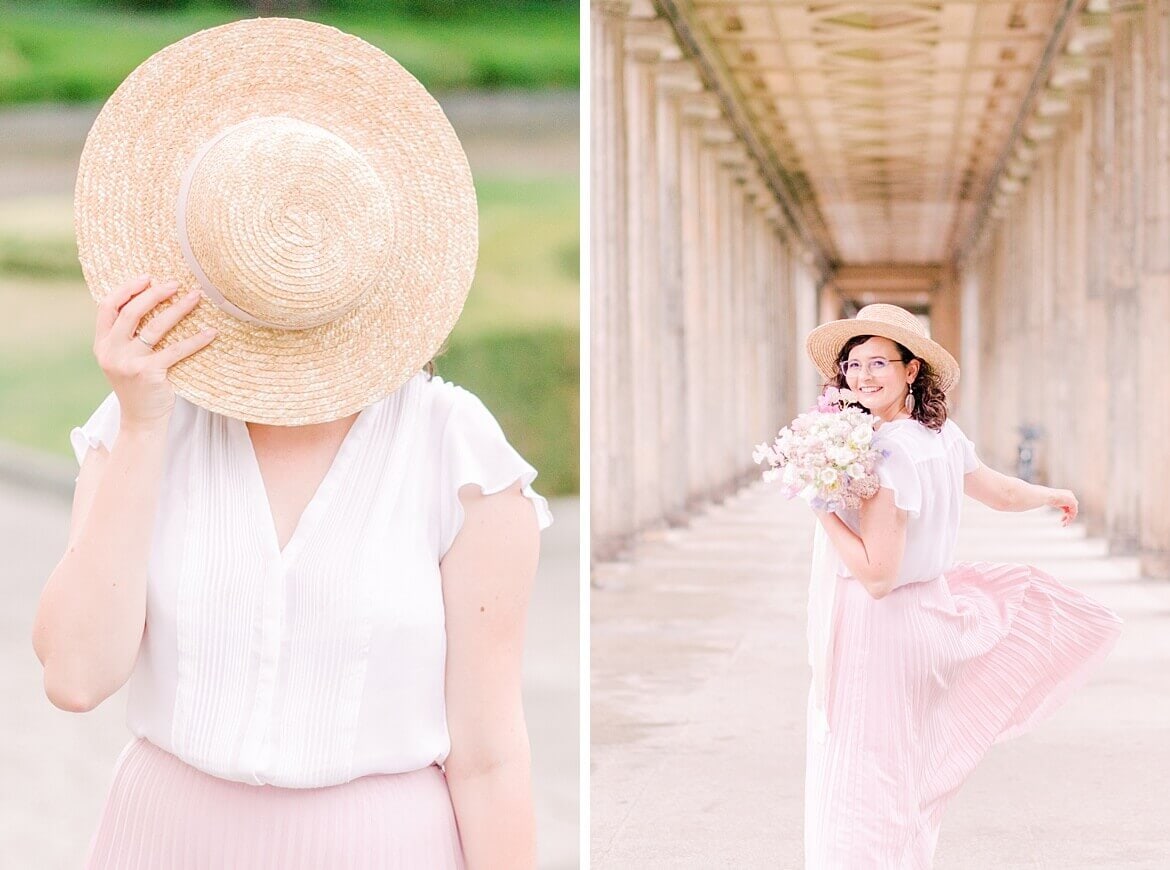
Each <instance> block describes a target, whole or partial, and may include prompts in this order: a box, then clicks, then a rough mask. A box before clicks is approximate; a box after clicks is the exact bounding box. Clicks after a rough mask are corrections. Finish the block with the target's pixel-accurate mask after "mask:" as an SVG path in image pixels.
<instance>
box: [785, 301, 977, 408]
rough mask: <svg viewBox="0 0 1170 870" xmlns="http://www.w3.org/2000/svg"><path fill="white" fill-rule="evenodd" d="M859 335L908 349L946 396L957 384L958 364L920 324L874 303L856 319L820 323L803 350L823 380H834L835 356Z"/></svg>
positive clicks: (907, 314) (906, 313)
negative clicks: (935, 380)
mask: <svg viewBox="0 0 1170 870" xmlns="http://www.w3.org/2000/svg"><path fill="white" fill-rule="evenodd" d="M858 335H880V336H882V337H883V338H888V339H890V340H891V341H896V342H898V344H900V345H903V346H904V347H906V348H909V350H910V352H911V353H912V354H914V355H915V356H916V357H918V358H919V359H922V360H925V361H926V362H927V364H928V365H929V366H930V368H931V371H933V372H934V374H935V376H936V377H937V378H938V383H939V387H940V388H941V389H942V391H943V392H944V393H945V392H947V391H948V390H950V388H951V387H953V386H954V385H955V384H956V383H958V381H959V364H958V363H957V362H955V358H954V357H953V356H951V355H950V354H949V353H947V351H946V349H945V348H944V347H943V346H942V345H941V344H939V343H938V342H936V341H932V340H931V339H930V337H929V336H927V334H926V327H924V326H923V325H922V321H921V320H919V319H918V318H917V317H915V316H914V315H913V314H911V313H910V312H909V311H907V310H906V309H905V308H899V307H898V306H897V305H888V304H886V303H884V302H876V303H874V304H873V305H866V306H865V307H864V308H862V309H861V310H860V311H858V312H857V316H856V317H853V318H849V319H846V320H834V321H832V322H831V323H823V324H821V325H820V326H818V327H817V328H816V329H814V330H813V331H812V332H810V333H809V334H808V339H807V340H806V341H805V347H806V348H807V349H808V355H809V356H810V357H811V358H812V361H813V364H814V365H816V367H817V369H818V370H819V371H820V373H821V374H822V375H824V376H825V377H826V378H830V379H831V378H834V377H836V376H837V374H838V372H837V354H839V353H840V352H841V348H843V347H844V346H845V342H847V341H849V339H851V338H853V337H855V336H858Z"/></svg>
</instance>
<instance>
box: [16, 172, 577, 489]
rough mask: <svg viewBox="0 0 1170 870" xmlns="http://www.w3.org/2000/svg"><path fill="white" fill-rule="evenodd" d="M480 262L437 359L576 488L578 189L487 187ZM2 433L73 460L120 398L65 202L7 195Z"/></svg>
mask: <svg viewBox="0 0 1170 870" xmlns="http://www.w3.org/2000/svg"><path fill="white" fill-rule="evenodd" d="M476 186H477V190H478V193H479V203H480V259H479V264H478V269H477V273H476V279H475V284H474V285H473V287H472V290H471V293H470V295H469V297H468V302H467V305H466V307H465V309H464V313H463V317H462V318H461V319H460V321H459V323H458V325H457V326H456V328H455V330H454V332H452V334H451V337H450V338H449V340H448V342H447V348H446V350H445V351H444V352H442V353H441V354H440V355H439V357H438V358H437V359H436V370H437V371H438V373H439V374H440V375H442V376H443V377H444V378H445V379H447V380H451V381H454V382H455V383H458V384H461V385H463V386H465V387H467V389H469V390H472V391H473V392H475V393H476V394H477V395H479V396H480V397H481V398H482V399H483V400H484V403H485V404H486V405H487V406H488V408H489V409H491V411H492V412H493V413H494V414H495V415H496V417H497V419H499V421H500V425H501V426H502V427H503V429H504V432H505V433H506V434H507V435H508V437H509V439H510V440H511V441H512V443H513V445H514V446H515V447H516V448H517V450H519V451H520V453H521V454H522V455H523V456H524V457H525V458H526V459H527V460H528V461H529V462H530V463H532V465H534V466H535V467H536V468H537V470H538V471H539V473H540V476H539V478H538V481H537V484H536V487H537V489H538V491H539V492H541V494H543V495H567V494H574V493H576V492H577V491H578V487H579V483H580V480H579V471H578V465H579V463H578V459H579V457H578V444H579V432H578V421H579V383H580V371H579V363H578V359H579V357H578V353H579V341H580V338H579V326H578V319H579V313H578V277H579V276H578V260H577V245H578V220H577V203H578V186H577V181H576V179H575V178H559V179H540V180H532V179H515V178H500V177H497V178H487V179H478V180H477V182H476ZM0 306H3V309H4V311H5V313H6V316H5V317H4V318H3V319H0V439H3V440H9V441H14V442H17V443H21V444H25V445H28V446H31V447H36V448H39V449H42V450H46V451H49V452H52V453H56V454H58V455H61V456H72V453H71V451H70V448H69V441H68V433H69V430H70V429H71V428H72V427H73V426H76V425H79V424H80V423H82V422H84V421H85V420H86V419H87V418H88V416H89V415H90V414H91V413H92V412H93V409H94V408H95V407H96V406H97V404H98V402H99V401H100V400H101V399H102V397H104V396H105V395H106V394H107V393H108V392H109V389H110V387H109V384H108V382H107V381H106V379H105V377H104V375H103V374H102V372H101V370H100V369H99V368H98V366H97V363H96V362H95V361H94V359H93V355H92V352H91V349H90V347H91V344H92V341H93V315H94V307H93V303H92V301H91V300H90V299H89V296H88V294H87V293H86V291H85V288H84V283H83V278H82V275H81V269H80V267H79V265H78V263H77V248H76V243H75V241H74V236H73V225H72V204H71V202H70V201H69V200H68V199H67V198H65V199H62V198H54V199H39V200H26V201H21V200H12V201H8V202H7V203H5V202H2V201H0Z"/></svg>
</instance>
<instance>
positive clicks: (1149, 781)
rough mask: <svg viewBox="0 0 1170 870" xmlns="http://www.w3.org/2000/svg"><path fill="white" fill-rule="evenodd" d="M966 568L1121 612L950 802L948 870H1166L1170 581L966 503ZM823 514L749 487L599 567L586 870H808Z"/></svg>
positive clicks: (1087, 544)
mask: <svg viewBox="0 0 1170 870" xmlns="http://www.w3.org/2000/svg"><path fill="white" fill-rule="evenodd" d="M963 519H964V523H963V529H962V532H961V535H960V542H959V552H958V554H957V558H959V559H988V560H992V561H1005V562H1010V561H1025V562H1028V563H1031V564H1034V565H1035V566H1036V567H1038V568H1041V569H1043V570H1046V571H1048V572H1050V573H1052V574H1053V575H1055V576H1057V577H1059V578H1061V579H1063V580H1064V581H1065V582H1067V583H1069V584H1070V585H1073V586H1076V587H1078V588H1080V589H1083V590H1084V591H1086V592H1087V593H1089V594H1091V595H1093V596H1094V597H1096V598H1098V599H1100V600H1101V601H1103V602H1104V603H1106V604H1108V605H1109V606H1111V607H1113V608H1114V609H1116V610H1117V611H1118V612H1119V613H1120V614H1121V616H1122V617H1123V618H1124V619H1125V620H1126V626H1125V629H1124V634H1123V636H1122V638H1121V640H1120V641H1119V643H1118V645H1117V647H1116V648H1115V650H1114V652H1113V653H1112V655H1111V656H1110V657H1109V659H1108V660H1107V661H1106V662H1105V663H1104V664H1103V665H1102V666H1101V667H1100V668H1099V669H1098V670H1096V671H1095V672H1094V673H1093V675H1092V676H1091V678H1090V681H1089V683H1088V684H1087V685H1086V686H1085V687H1084V688H1082V689H1081V690H1080V691H1079V693H1077V694H1075V695H1074V696H1073V697H1072V698H1071V700H1070V701H1069V702H1068V704H1066V705H1065V706H1064V707H1063V708H1061V709H1060V710H1059V711H1058V712H1057V713H1056V714H1055V715H1054V716H1053V718H1051V719H1050V720H1048V721H1047V722H1045V723H1044V724H1042V725H1040V726H1039V727H1038V728H1037V729H1036V731H1034V732H1032V733H1031V734H1029V735H1026V736H1024V737H1021V738H1018V739H1016V740H1013V741H1010V742H1008V743H1005V744H1002V745H1000V746H997V747H994V748H993V749H992V750H991V752H990V753H989V754H988V756H987V757H986V758H985V759H984V761H983V763H982V764H981V766H980V767H979V768H978V769H977V770H976V772H975V773H974V774H973V775H972V777H971V778H970V779H969V780H968V781H967V783H966V785H965V786H964V788H963V790H962V791H961V792H960V793H959V795H958V796H957V797H956V798H955V799H954V801H953V802H952V804H951V806H950V808H949V810H948V812H947V815H946V817H945V818H944V821H943V825H942V832H941V836H940V839H939V848H938V852H937V854H936V864H935V866H936V867H937V868H939V870H986V868H988V867H996V868H998V870H1011V868H1051V870H1089V868H1094V870H1097V868H1103V867H1108V868H1123V867H1124V868H1151V870H1152V868H1164V867H1166V866H1170V865H1168V864H1167V863H1166V860H1167V855H1170V826H1167V824H1166V822H1165V808H1164V806H1163V804H1164V800H1163V797H1164V792H1165V783H1166V782H1167V781H1168V780H1170V746H1168V745H1167V741H1166V739H1165V738H1166V734H1167V724H1168V723H1170V692H1168V691H1167V681H1166V676H1165V675H1166V673H1167V672H1168V671H1170V582H1166V581H1165V580H1160V581H1151V580H1145V581H1143V580H1140V579H1137V566H1136V561H1135V560H1133V559H1124V558H1108V557H1106V555H1105V551H1104V544H1103V542H1100V541H1097V540H1090V539H1086V538H1085V537H1084V530H1083V528H1080V527H1076V526H1074V527H1072V528H1069V529H1063V528H1061V527H1060V525H1059V520H1058V516H1057V515H1056V514H1055V513H1050V512H1048V511H1047V510H1046V509H1045V510H1037V511H1031V512H1028V513H1023V514H1010V513H995V512H993V511H991V510H989V509H987V508H985V507H984V506H983V505H980V504H978V503H976V502H974V501H971V500H970V499H968V500H966V501H965V503H964V518H963ZM813 522H814V519H813V516H812V514H811V512H810V511H809V510H808V508H807V507H805V506H804V504H803V503H801V502H788V501H785V500H784V499H783V498H782V497H781V496H780V495H779V491H778V488H775V487H768V486H766V485H764V484H762V483H759V482H757V483H753V484H752V485H750V486H748V487H746V488H745V489H743V490H741V491H740V492H739V493H737V494H736V495H735V496H734V497H732V498H731V499H729V500H728V501H727V502H726V503H725V504H723V505H720V506H717V507H714V508H712V509H710V510H709V511H708V512H706V513H705V514H703V515H701V516H699V517H697V518H695V519H694V520H693V522H692V523H691V525H690V527H689V528H685V529H675V530H671V531H668V532H665V533H662V534H660V535H659V536H658V539H657V540H654V541H646V542H643V543H641V544H639V545H638V547H637V548H636V550H635V553H634V555H633V558H632V559H630V560H629V561H625V562H614V563H605V564H602V565H599V566H597V567H596V568H595V570H594V584H595V586H596V587H597V588H594V589H593V590H592V592H591V598H592V603H591V618H592V623H593V625H592V630H591V639H592V652H591V657H592V676H591V680H592V702H591V703H592V720H591V721H592V725H591V738H592V749H591V762H590V770H591V774H590V776H591V782H590V788H591V792H592V797H591V829H592V830H591V839H592V853H591V857H592V864H591V866H592V868H593V870H626V868H632V867H636V868H638V870H651V868H671V870H681V868H696V870H700V868H701V870H709V868H714V867H732V868H736V870H748V868H782V870H797V868H800V867H802V866H803V847H802V824H803V819H802V816H803V788H804V741H805V704H806V699H807V694H808V680H809V673H808V665H807V647H806V644H805V619H806V602H807V584H808V558H809V549H810V544H811V540H812V529H813Z"/></svg>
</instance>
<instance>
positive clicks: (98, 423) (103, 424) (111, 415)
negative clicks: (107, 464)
mask: <svg viewBox="0 0 1170 870" xmlns="http://www.w3.org/2000/svg"><path fill="white" fill-rule="evenodd" d="M121 419H122V408H121V406H120V405H119V404H118V396H117V394H116V393H114V392H112V391H111V392H110V394H109V395H108V396H106V398H105V399H104V400H103V401H102V403H101V404H100V405H98V407H97V410H96V411H94V412H93V414H91V415H90V418H89V419H88V420H86V421H85V423H83V424H82V425H81V426H75V427H74V428H73V429H72V430H71V431H70V432H69V443H70V444H71V445H72V446H73V454H74V455H75V456H76V457H77V465H78V466H79V467H80V466H81V464H82V463H83V462H84V461H85V456H86V454H87V453H88V452H89V449H90V448H91V447H97V446H98V445H99V444H104V445H105V446H106V450H111V449H113V446H114V439H115V438H117V437H118V426H119V424H120V422H121Z"/></svg>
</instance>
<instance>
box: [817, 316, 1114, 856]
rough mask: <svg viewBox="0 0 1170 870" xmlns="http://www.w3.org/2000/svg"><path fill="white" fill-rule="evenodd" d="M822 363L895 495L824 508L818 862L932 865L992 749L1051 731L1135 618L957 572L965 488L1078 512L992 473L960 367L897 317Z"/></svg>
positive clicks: (1031, 574) (1067, 500)
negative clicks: (960, 422)
mask: <svg viewBox="0 0 1170 870" xmlns="http://www.w3.org/2000/svg"><path fill="white" fill-rule="evenodd" d="M807 346H808V352H809V355H810V356H811V357H812V360H813V362H814V363H815V364H816V366H817V368H818V369H819V370H820V372H821V373H822V374H823V375H824V376H825V377H826V378H827V379H828V380H829V381H830V383H831V385H833V386H836V387H848V389H849V390H851V391H852V392H853V393H854V394H855V395H857V396H858V400H859V403H860V404H861V405H862V406H863V407H864V408H865V409H866V410H867V411H869V412H870V413H871V414H873V415H874V416H875V417H876V418H878V425H877V429H876V433H875V440H874V443H875V445H876V446H878V447H879V448H880V449H881V450H883V452H884V459H882V460H881V462H880V464H879V467H878V477H879V480H880V483H881V488H880V489H879V490H878V493H877V494H876V495H875V496H874V497H873V498H871V499H869V500H867V501H865V502H863V503H862V506H861V508H860V509H857V510H842V511H840V512H837V513H828V512H824V511H821V512H817V519H818V528H817V540H816V542H815V543H814V559H813V565H814V567H813V576H812V580H811V584H810V592H809V619H810V626H809V637H810V661H811V662H812V665H813V676H814V679H813V689H812V691H811V692H810V696H809V742H808V758H807V771H806V781H805V784H806V792H805V865H806V867H809V868H817V870H824V868H841V870H853V868H861V867H875V868H877V867H880V868H891V870H893V868H898V870H906V868H927V867H930V866H931V864H932V861H933V856H934V851H935V846H936V844H937V840H938V833H939V826H940V823H941V820H942V814H943V811H944V809H945V808H946V805H947V803H948V801H949V800H950V798H951V797H952V796H953V795H954V794H955V792H956V791H957V790H958V789H959V787H960V786H961V785H962V783H963V781H964V780H965V779H966V778H967V776H968V775H969V774H970V773H971V771H972V770H973V769H974V767H975V766H976V764H977V763H978V762H979V760H980V759H981V758H982V757H983V755H984V754H985V753H986V752H987V750H988V749H989V748H990V747H991V746H992V745H993V744H995V743H998V742H1000V741H1003V740H1006V739H1008V738H1011V737H1015V736H1017V735H1019V734H1023V733H1024V732H1026V731H1028V730H1030V729H1031V728H1033V727H1034V726H1035V725H1036V724H1037V723H1038V722H1040V721H1041V720H1043V719H1044V718H1045V717H1047V716H1048V715H1049V714H1050V713H1052V711H1053V710H1055V709H1056V708H1057V706H1058V705H1059V704H1060V703H1061V702H1062V701H1064V699H1065V698H1066V697H1067V696H1068V694H1069V693H1070V692H1071V691H1072V690H1073V689H1074V688H1075V687H1076V686H1077V685H1079V684H1080V683H1081V682H1082V681H1083V680H1084V679H1085V677H1086V676H1087V673H1088V671H1089V669H1090V667H1091V665H1093V664H1094V663H1096V662H1098V661H1099V660H1100V659H1102V658H1103V657H1104V656H1105V655H1107V654H1108V652H1109V650H1110V649H1111V648H1112V646H1113V644H1114V642H1115V641H1116V639H1117V637H1118V635H1119V632H1120V625H1121V620H1120V619H1119V618H1118V617H1117V615H1116V614H1114V613H1113V612H1112V611H1110V610H1109V609H1107V608H1105V607H1103V606H1102V605H1101V604H1099V603H1097V602H1095V601H1093V600H1092V599H1090V598H1088V597H1087V596H1085V595H1083V594H1081V593H1080V592H1077V591H1076V590H1074V589H1071V588H1069V587H1068V586H1065V585H1064V584H1062V583H1060V582H1059V581H1057V580H1055V579H1054V578H1052V577H1050V576H1049V575H1047V574H1045V573H1044V572H1042V571H1039V570H1037V569H1036V568H1033V567H1031V566H1028V565H1008V564H991V563H987V562H978V563H955V562H954V558H953V557H954V548H955V542H956V538H957V534H958V527H959V512H960V505H961V502H962V498H963V496H964V494H966V495H968V496H970V497H972V498H974V499H976V500H978V501H980V502H983V503H984V504H986V505H988V506H990V507H992V508H994V509H996V510H1009V511H1022V510H1029V509H1032V508H1038V507H1042V506H1048V507H1053V508H1059V509H1060V510H1061V511H1062V513H1063V516H1062V523H1063V524H1064V525H1067V524H1068V523H1069V522H1071V521H1072V520H1073V519H1075V518H1076V513H1077V500H1076V498H1075V496H1074V495H1073V494H1072V493H1071V492H1070V491H1068V490H1064V489H1050V488H1048V487H1044V486H1038V485H1035V484H1030V483H1026V482H1024V481H1022V480H1019V479H1017V478H1014V477H1008V476H1006V475H1003V474H1000V473H998V472H995V471H993V470H991V469H990V468H988V467H987V466H985V465H983V464H982V463H981V462H980V461H979V459H978V457H977V455H976V453H975V448H974V445H973V444H972V443H971V441H969V440H968V439H967V438H966V437H965V436H964V435H963V433H962V431H961V430H960V429H959V427H958V426H957V425H955V423H954V421H953V420H950V419H948V417H947V405H946V393H947V391H948V390H949V389H950V388H951V387H952V386H954V384H955V383H956V381H957V380H958V378H959V367H958V364H957V363H956V362H955V360H954V357H952V356H951V355H950V354H949V353H948V352H947V351H946V350H945V349H944V348H943V347H941V346H940V345H939V344H937V343H936V342H934V341H932V340H931V339H930V338H929V337H927V335H926V332H925V329H924V328H923V326H922V324H921V323H920V321H919V320H918V318H916V317H915V316H914V315H913V314H911V313H910V312H908V311H906V310H904V309H902V308H899V307H897V306H894V305H886V304H876V305H869V306H866V307H865V308H862V309H861V311H859V312H858V314H857V317H856V318H854V319H848V320H838V321H835V322H833V323H827V324H824V325H822V326H819V327H817V328H816V329H815V330H813V331H812V333H810V335H809V337H808V342H807Z"/></svg>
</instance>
